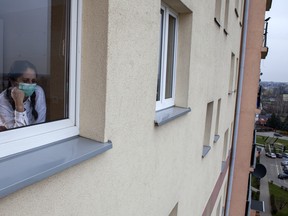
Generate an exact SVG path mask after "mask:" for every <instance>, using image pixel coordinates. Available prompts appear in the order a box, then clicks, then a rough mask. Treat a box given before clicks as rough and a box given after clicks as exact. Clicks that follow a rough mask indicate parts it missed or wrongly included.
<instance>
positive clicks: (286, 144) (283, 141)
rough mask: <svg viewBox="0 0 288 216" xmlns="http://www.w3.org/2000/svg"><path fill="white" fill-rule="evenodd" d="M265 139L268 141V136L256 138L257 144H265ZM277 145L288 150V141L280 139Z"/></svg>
mask: <svg viewBox="0 0 288 216" xmlns="http://www.w3.org/2000/svg"><path fill="white" fill-rule="evenodd" d="M265 139H266V136H256V142H257V143H259V144H265ZM276 143H280V144H283V145H285V146H286V149H288V140H283V139H281V138H280V139H278V140H277V141H276Z"/></svg>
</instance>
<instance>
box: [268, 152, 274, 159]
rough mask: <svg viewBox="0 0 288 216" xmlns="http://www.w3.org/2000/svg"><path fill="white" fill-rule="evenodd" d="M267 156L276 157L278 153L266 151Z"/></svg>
mask: <svg viewBox="0 0 288 216" xmlns="http://www.w3.org/2000/svg"><path fill="white" fill-rule="evenodd" d="M265 155H266V156H267V157H270V158H276V155H275V154H274V153H273V152H271V153H270V152H266V154H265Z"/></svg>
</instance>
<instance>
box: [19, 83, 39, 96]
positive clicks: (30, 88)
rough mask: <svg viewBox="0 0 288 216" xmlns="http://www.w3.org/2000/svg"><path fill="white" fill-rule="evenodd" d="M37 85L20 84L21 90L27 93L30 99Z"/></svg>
mask: <svg viewBox="0 0 288 216" xmlns="http://www.w3.org/2000/svg"><path fill="white" fill-rule="evenodd" d="M36 85H37V84H36V83H33V84H28V83H19V89H20V90H22V91H23V92H24V93H25V96H26V97H30V96H31V95H32V94H33V93H34V91H35V89H36Z"/></svg>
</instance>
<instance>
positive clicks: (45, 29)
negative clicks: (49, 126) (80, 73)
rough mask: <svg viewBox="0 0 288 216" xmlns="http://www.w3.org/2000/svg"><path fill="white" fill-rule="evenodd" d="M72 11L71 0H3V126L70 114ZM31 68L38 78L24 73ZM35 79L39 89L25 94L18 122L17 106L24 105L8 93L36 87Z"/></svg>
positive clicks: (0, 67)
mask: <svg viewBox="0 0 288 216" xmlns="http://www.w3.org/2000/svg"><path fill="white" fill-rule="evenodd" d="M69 11H70V1H68V0H25V1H24V0H1V1H0V50H1V51H0V92H1V96H0V131H1V130H5V129H10V128H15V127H21V126H27V125H31V124H37V123H43V122H50V121H55V120H60V119H65V118H68V110H69V107H68V102H69V101H68V95H69V94H68V93H69V92H68V91H69V82H68V79H69V67H68V63H69V61H68V57H69V49H68V48H69V46H68V44H69ZM25 62H26V63H27V62H29V63H31V65H33V66H34V67H32V66H27V65H26V66H25V67H24V66H23V64H24V63H25ZM29 65H30V64H29ZM12 68H14V69H13V70H12ZM29 68H30V69H31V71H34V72H35V73H34V74H35V79H34V77H33V76H34V75H32V77H30V78H29V77H28V79H26V78H27V77H24V74H25V76H26V75H27V73H28V72H25V71H27V70H28V69H29ZM12 71H13V74H12ZM31 73H32V74H33V72H31ZM33 79H34V81H33V82H35V83H37V86H36V87H35V89H36V90H35V91H34V93H33V94H32V95H31V96H30V95H28V94H27V95H26V92H25V93H24V95H25V96H24V98H23V104H24V105H25V106H26V107H25V112H26V115H27V119H24V120H25V121H26V122H25V121H24V120H23V119H22V120H23V121H24V122H22V123H21V124H20V123H19V122H18V123H19V124H18V123H17V122H16V121H18V120H19V119H18V120H17V116H16V115H17V113H16V112H15V111H18V110H17V109H18V108H19V107H21V106H17V104H18V102H17V101H16V103H15V100H14V98H13V96H12V94H10V97H7V96H8V95H9V94H7V92H8V91H11V92H12V91H13V92H14V91H15V90H20V91H22V92H24V91H27V90H24V88H34V87H32V85H29V84H31V83H30V81H31V82H32V80H33ZM23 83H25V84H23ZM14 88H15V89H14ZM13 89H14V90H13ZM30 90H31V89H30ZM31 91H32V90H31ZM14 93H15V92H14ZM42 93H43V95H42ZM21 94H22V93H21ZM33 95H34V96H33ZM33 97H34V99H33ZM33 100H34V101H33ZM7 101H8V102H9V104H8V105H7V104H5V103H6V102H7ZM19 101H21V100H19ZM27 103H28V105H27ZM29 103H30V104H29ZM18 105H19V104H18ZM7 107H8V108H9V110H8V111H7V109H6V111H7V112H5V111H3V110H4V109H5V108H7ZM43 107H45V109H44V108H43ZM35 111H36V112H37V113H38V118H36V117H35V115H34V114H35ZM3 112H4V113H3ZM19 113H22V112H19ZM19 113H18V114H19ZM33 113H34V114H33ZM43 115H44V117H43ZM40 117H41V120H39V118H40ZM11 119H12V120H13V121H14V126H11V124H12V125H13V123H11V122H9V123H8V121H12V120H11ZM1 128H2V129H1Z"/></svg>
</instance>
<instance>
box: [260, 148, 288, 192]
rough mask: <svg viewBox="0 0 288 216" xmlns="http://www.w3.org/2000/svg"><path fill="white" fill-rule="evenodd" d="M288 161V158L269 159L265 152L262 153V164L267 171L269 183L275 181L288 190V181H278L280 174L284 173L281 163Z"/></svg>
mask: <svg viewBox="0 0 288 216" xmlns="http://www.w3.org/2000/svg"><path fill="white" fill-rule="evenodd" d="M283 160H288V158H285V159H282V158H274V159H272V158H269V157H267V156H265V151H262V152H261V158H260V163H261V164H263V165H264V166H265V167H266V169H267V174H266V175H267V179H268V181H271V180H272V181H273V182H274V183H275V184H276V185H279V186H284V187H286V188H288V179H285V180H281V179H278V174H279V173H283V170H282V166H281V161H283Z"/></svg>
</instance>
